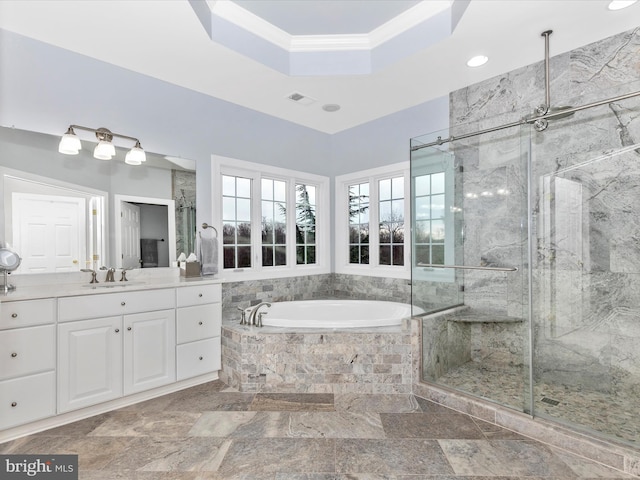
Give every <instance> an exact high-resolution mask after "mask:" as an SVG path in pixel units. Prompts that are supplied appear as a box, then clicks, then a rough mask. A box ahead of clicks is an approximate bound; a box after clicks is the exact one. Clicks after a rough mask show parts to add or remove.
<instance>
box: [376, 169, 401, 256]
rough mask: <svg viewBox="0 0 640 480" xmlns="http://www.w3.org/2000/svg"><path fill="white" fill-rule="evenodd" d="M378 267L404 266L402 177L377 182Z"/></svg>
mask: <svg viewBox="0 0 640 480" xmlns="http://www.w3.org/2000/svg"><path fill="white" fill-rule="evenodd" d="M378 192H379V193H378V200H379V202H380V207H379V209H378V211H379V222H378V223H379V225H380V232H379V234H380V247H379V249H380V255H379V258H380V265H404V177H394V178H385V179H384V180H380V181H379V182H378Z"/></svg>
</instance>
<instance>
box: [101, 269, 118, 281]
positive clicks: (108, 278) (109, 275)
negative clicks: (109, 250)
mask: <svg viewBox="0 0 640 480" xmlns="http://www.w3.org/2000/svg"><path fill="white" fill-rule="evenodd" d="M115 273H116V269H115V268H109V269H108V270H107V276H106V277H105V279H104V281H105V282H115V281H116V279H115V278H114V277H113V276H114V274H115Z"/></svg>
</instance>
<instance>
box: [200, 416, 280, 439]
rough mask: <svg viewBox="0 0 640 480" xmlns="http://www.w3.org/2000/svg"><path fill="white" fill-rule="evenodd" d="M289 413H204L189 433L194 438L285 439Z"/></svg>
mask: <svg viewBox="0 0 640 480" xmlns="http://www.w3.org/2000/svg"><path fill="white" fill-rule="evenodd" d="M289 415H290V414H289V412H256V411H252V412H204V413H203V414H202V416H201V417H200V418H199V419H198V421H197V422H196V424H195V425H194V426H193V427H192V428H191V430H190V431H189V435H190V436H195V437H229V438H275V437H286V436H287V432H288V430H289Z"/></svg>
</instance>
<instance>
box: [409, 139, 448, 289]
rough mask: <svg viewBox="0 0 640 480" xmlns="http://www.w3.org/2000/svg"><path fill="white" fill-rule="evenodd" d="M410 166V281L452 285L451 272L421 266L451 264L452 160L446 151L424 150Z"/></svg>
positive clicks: (418, 153)
mask: <svg viewBox="0 0 640 480" xmlns="http://www.w3.org/2000/svg"><path fill="white" fill-rule="evenodd" d="M413 160H414V161H413V162H412V164H411V180H412V188H413V195H412V196H413V209H412V215H413V225H414V228H413V239H412V244H413V264H414V267H415V269H414V272H413V277H414V279H419V280H427V281H439V282H453V281H454V280H455V273H454V270H452V269H444V268H430V267H422V266H421V265H424V264H433V265H453V264H455V261H454V259H455V252H454V222H453V219H454V215H455V214H456V212H457V211H460V209H459V208H456V207H455V205H454V202H453V199H454V191H453V190H454V159H453V155H452V154H451V153H449V152H443V151H440V150H438V149H424V150H421V151H419V152H416V153H415V154H414V156H413Z"/></svg>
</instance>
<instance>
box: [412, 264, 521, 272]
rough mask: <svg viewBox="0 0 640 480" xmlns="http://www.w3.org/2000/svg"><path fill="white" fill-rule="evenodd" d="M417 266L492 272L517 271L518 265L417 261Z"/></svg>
mask: <svg viewBox="0 0 640 480" xmlns="http://www.w3.org/2000/svg"><path fill="white" fill-rule="evenodd" d="M418 267H428V268H453V269H457V270H489V271H492V272H517V271H518V267H481V266H477V267H476V266H474V265H437V264H435V263H418Z"/></svg>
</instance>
